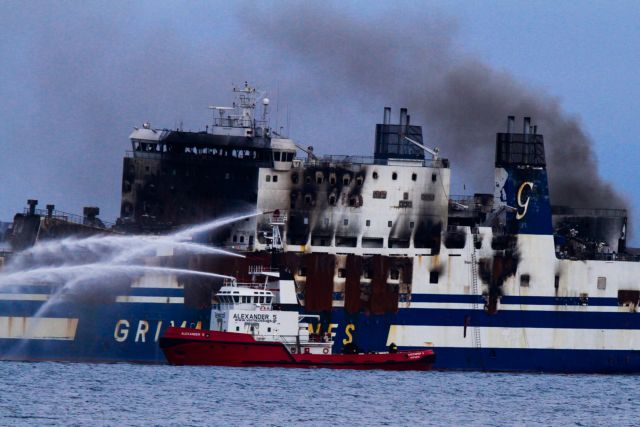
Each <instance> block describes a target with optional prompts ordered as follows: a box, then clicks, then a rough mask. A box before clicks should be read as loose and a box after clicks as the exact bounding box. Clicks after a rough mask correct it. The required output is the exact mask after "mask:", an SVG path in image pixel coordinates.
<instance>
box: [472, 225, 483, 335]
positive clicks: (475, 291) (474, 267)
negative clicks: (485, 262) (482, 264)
mask: <svg viewBox="0 0 640 427" xmlns="http://www.w3.org/2000/svg"><path fill="white" fill-rule="evenodd" d="M471 233H472V234H473V247H472V248H471V285H472V286H471V293H472V296H473V304H472V307H473V311H474V314H475V312H476V311H477V310H478V300H477V298H478V296H479V295H480V292H479V290H478V257H477V255H476V244H477V243H478V230H477V229H472V231H471ZM471 328H472V329H473V346H474V348H481V347H482V343H481V342H480V328H479V327H478V326H476V325H472V326H471Z"/></svg>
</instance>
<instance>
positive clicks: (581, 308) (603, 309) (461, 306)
mask: <svg viewBox="0 0 640 427" xmlns="http://www.w3.org/2000/svg"><path fill="white" fill-rule="evenodd" d="M398 307H399V308H409V309H410V308H429V309H449V310H473V305H472V304H468V303H442V302H411V303H399V304H398ZM477 307H478V309H482V308H483V304H477ZM504 310H518V311H519V310H521V311H563V312H564V311H570V312H578V313H584V312H598V313H628V312H629V307H609V306H597V305H596V306H593V305H520V304H500V305H499V307H498V311H504Z"/></svg>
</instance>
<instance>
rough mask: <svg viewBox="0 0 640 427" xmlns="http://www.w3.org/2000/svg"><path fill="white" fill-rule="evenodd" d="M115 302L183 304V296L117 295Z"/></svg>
mask: <svg viewBox="0 0 640 427" xmlns="http://www.w3.org/2000/svg"><path fill="white" fill-rule="evenodd" d="M116 302H133V303H155V304H184V297H138V296H119V297H118V298H116Z"/></svg>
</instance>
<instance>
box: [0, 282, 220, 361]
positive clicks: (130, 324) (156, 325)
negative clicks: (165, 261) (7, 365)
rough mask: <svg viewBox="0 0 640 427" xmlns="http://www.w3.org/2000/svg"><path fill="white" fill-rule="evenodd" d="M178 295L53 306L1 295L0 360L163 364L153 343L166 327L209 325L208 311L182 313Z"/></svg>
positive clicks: (30, 297)
mask: <svg viewBox="0 0 640 427" xmlns="http://www.w3.org/2000/svg"><path fill="white" fill-rule="evenodd" d="M168 291H171V292H169V293H170V294H171V296H169V293H168ZM177 291H180V292H181V290H148V289H147V290H145V294H146V295H145V296H142V295H139V293H140V292H137V293H138V295H128V296H121V297H119V299H124V300H127V299H128V300H129V301H126V302H125V301H122V302H120V301H111V302H104V301H103V302H87V301H61V302H57V303H55V304H47V303H46V302H42V301H37V300H36V299H37V298H40V299H45V298H49V296H45V295H43V294H42V293H37V294H36V293H26V292H25V293H15V294H4V295H2V298H3V299H2V300H0V360H16V361H69V362H103V363H116V362H132V363H151V364H159V363H166V361H165V359H164V356H163V354H162V352H161V350H160V348H159V347H158V340H159V337H160V336H161V335H162V333H163V332H164V330H166V328H167V327H169V326H170V325H172V324H173V325H178V326H189V325H191V326H195V327H202V325H206V326H208V324H209V316H210V311H209V309H194V308H189V307H186V306H185V304H184V303H182V297H180V296H177V295H178V293H177ZM134 293H135V292H134ZM131 301H137V302H131ZM163 301H164V302H163ZM167 301H172V302H167ZM174 301H175V302H174Z"/></svg>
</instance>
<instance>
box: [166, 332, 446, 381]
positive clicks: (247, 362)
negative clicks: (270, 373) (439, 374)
mask: <svg viewBox="0 0 640 427" xmlns="http://www.w3.org/2000/svg"><path fill="white" fill-rule="evenodd" d="M160 347H161V348H162V351H163V352H164V355H165V357H166V358H167V360H168V361H169V363H170V364H172V365H208V366H244V367H246V366H264V367H282V368H330V369H361V370H369V369H383V370H389V371H428V370H429V369H431V366H432V365H433V362H434V361H435V355H434V352H433V350H415V351H398V352H397V353H368V354H304V353H303V354H295V353H294V354H292V353H291V352H289V350H288V349H287V347H286V346H285V345H284V344H283V343H281V342H277V341H256V340H255V339H254V338H253V336H251V335H249V334H243V333H235V332H218V331H207V330H201V329H190V328H176V327H170V328H168V329H167V331H166V332H165V333H164V335H163V336H162V337H161V338H160Z"/></svg>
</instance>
